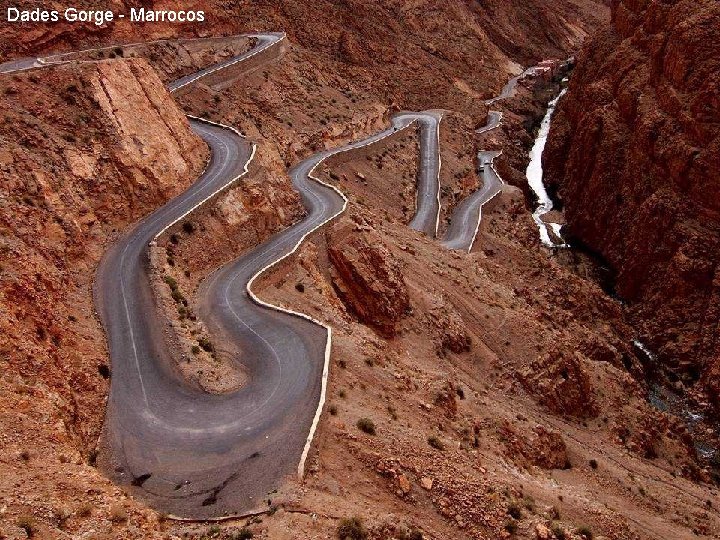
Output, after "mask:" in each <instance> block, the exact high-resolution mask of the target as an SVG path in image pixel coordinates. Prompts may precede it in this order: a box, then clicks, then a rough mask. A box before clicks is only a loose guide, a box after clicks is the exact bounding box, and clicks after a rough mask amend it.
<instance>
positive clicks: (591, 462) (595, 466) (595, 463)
mask: <svg viewBox="0 0 720 540" xmlns="http://www.w3.org/2000/svg"><path fill="white" fill-rule="evenodd" d="M590 467H592V468H593V469H597V468H598V462H597V460H596V459H591V460H590Z"/></svg>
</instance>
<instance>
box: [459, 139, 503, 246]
mask: <svg viewBox="0 0 720 540" xmlns="http://www.w3.org/2000/svg"><path fill="white" fill-rule="evenodd" d="M495 127H497V126H495ZM493 129H494V128H493ZM501 155H502V150H501V151H500V153H499V154H498V155H497V156H495V157H493V158H492V159H491V160H490V168H491V169H492V170H493V172H494V173H495V175H496V176H497V177H498V178H499V179H500V183H501V184H503V185H505V180H503V179H502V176H500V173H499V172H497V169H495V159H496V158H499V157H500V156H501ZM500 193H502V188H500V189H499V190H498V192H497V193H495V195H493V196H492V197H490V198H489V199H488V200H487V201H485V202H484V203H482V204H481V205H480V208H478V220H477V225H476V226H475V233H474V234H473V237H472V239H471V240H470V246H469V247H468V250H467V252H468V253H470V252H471V251H472V248H473V246H474V245H475V240H477V235H478V231H479V230H480V223H481V222H482V209H483V206H485V205H486V204H488V203H489V202H490V201H492V200H493V199H494V198H495V197H497V196H498V195H500Z"/></svg>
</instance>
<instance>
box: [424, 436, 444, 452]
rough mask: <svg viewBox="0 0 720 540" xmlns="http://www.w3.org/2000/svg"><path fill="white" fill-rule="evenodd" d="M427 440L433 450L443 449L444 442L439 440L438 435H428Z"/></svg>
mask: <svg viewBox="0 0 720 540" xmlns="http://www.w3.org/2000/svg"><path fill="white" fill-rule="evenodd" d="M427 442H428V444H429V445H430V446H432V447H433V448H434V449H435V450H440V451H443V450H445V444H444V443H443V442H442V441H441V440H440V438H439V437H437V436H435V435H430V436H429V437H428V439H427Z"/></svg>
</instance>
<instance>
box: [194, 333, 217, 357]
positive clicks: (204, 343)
mask: <svg viewBox="0 0 720 540" xmlns="http://www.w3.org/2000/svg"><path fill="white" fill-rule="evenodd" d="M198 345H200V347H202V349H203V350H204V351H205V352H209V353H211V352H213V351H214V350H215V348H214V347H213V344H212V343H211V342H210V340H209V339H208V338H206V337H205V336H203V337H201V338H200V339H198Z"/></svg>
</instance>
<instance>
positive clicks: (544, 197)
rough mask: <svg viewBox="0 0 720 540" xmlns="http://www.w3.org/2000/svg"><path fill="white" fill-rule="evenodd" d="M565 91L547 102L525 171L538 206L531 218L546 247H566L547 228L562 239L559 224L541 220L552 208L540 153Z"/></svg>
mask: <svg viewBox="0 0 720 540" xmlns="http://www.w3.org/2000/svg"><path fill="white" fill-rule="evenodd" d="M566 91H567V90H565V89H563V91H562V92H560V94H559V95H558V97H556V98H555V99H553V100H552V101H551V102H550V103H548V109H547V112H546V113H545V118H543V121H542V124H540V131H539V132H538V136H537V139H535V144H534V145H533V147H532V150H530V163H529V164H528V167H527V170H526V171H525V175H526V176H527V179H528V184H529V185H530V189H532V190H533V192H534V193H535V195H536V196H537V199H538V207H537V208H536V209H535V212H533V219H534V220H535V223H536V224H537V226H538V229H540V240H541V241H542V243H543V244H545V245H546V246H548V247H568V244H566V243H565V242H564V241H563V242H562V243H560V244H557V243H555V241H554V240H553V239H552V237H551V236H550V229H549V228H548V225H549V226H550V228H551V229H552V232H553V234H554V235H556V236H557V237H558V238H560V239H561V240H562V236H560V227H561V225H559V224H557V223H550V224H548V223H545V222H544V221H543V220H542V216H544V215H545V214H547V213H548V212H550V211H551V210H552V209H553V203H552V200H551V199H550V197H549V196H548V194H547V190H546V189H545V184H544V183H543V167H542V155H543V151H544V150H545V144H546V143H547V138H548V133H549V132H550V122H551V120H552V115H553V113H554V112H555V107H556V106H557V103H558V101H560V98H561V97H563V96H564V95H565V92H566Z"/></svg>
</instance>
